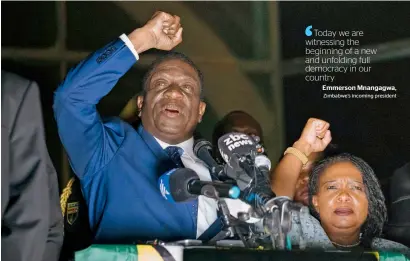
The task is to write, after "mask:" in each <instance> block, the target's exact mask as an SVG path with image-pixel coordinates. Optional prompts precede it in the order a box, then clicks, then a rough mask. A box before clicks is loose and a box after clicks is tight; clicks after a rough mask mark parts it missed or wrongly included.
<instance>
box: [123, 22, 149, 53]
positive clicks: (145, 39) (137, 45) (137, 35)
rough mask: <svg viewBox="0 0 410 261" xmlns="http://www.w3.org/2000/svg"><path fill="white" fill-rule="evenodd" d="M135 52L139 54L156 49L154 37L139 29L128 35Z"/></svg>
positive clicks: (143, 29) (145, 30)
mask: <svg viewBox="0 0 410 261" xmlns="http://www.w3.org/2000/svg"><path fill="white" fill-rule="evenodd" d="M128 38H129V39H130V41H131V43H132V45H133V46H134V49H135V51H137V53H138V54H141V53H142V52H145V51H146V50H149V49H151V48H153V47H154V45H155V39H154V37H153V35H152V34H151V33H150V32H149V31H148V30H147V29H145V28H138V29H136V30H134V31H133V32H132V33H130V34H129V35H128Z"/></svg>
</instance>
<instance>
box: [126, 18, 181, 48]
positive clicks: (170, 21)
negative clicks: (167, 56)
mask: <svg viewBox="0 0 410 261" xmlns="http://www.w3.org/2000/svg"><path fill="white" fill-rule="evenodd" d="M128 38H129V39H130V40H131V42H132V44H133V45H134V48H135V50H136V51H137V53H142V52H144V51H146V50H148V49H151V48H156V49H159V50H166V51H169V50H171V49H173V48H174V47H175V46H177V45H178V44H179V43H181V42H182V27H181V24H180V18H179V16H176V15H171V14H168V13H165V12H156V13H155V14H154V15H153V16H152V18H151V19H150V20H149V21H148V22H147V23H146V24H145V25H144V26H143V27H141V28H138V29H136V30H134V31H133V32H132V33H131V34H130V35H128Z"/></svg>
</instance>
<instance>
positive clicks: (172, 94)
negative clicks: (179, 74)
mask: <svg viewBox="0 0 410 261" xmlns="http://www.w3.org/2000/svg"><path fill="white" fill-rule="evenodd" d="M164 95H165V97H167V98H173V99H179V98H182V96H183V94H182V90H181V88H180V87H179V86H178V85H177V84H171V85H170V86H168V88H167V89H166V90H165V92H164Z"/></svg>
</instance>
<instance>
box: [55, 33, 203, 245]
mask: <svg viewBox="0 0 410 261" xmlns="http://www.w3.org/2000/svg"><path fill="white" fill-rule="evenodd" d="M135 62H136V59H135V57H134V55H133V54H132V53H131V51H130V50H129V48H128V47H127V46H126V45H125V44H124V42H123V41H122V40H120V39H118V40H117V41H114V42H112V43H110V44H108V45H107V46H105V47H104V48H102V49H100V50H98V51H96V52H94V53H93V54H92V55H90V56H89V57H88V58H87V59H86V60H84V61H82V62H81V63H80V64H78V65H77V66H76V67H75V68H73V69H72V70H71V71H70V72H69V73H68V75H67V77H66V79H65V80H64V82H63V83H62V84H61V85H60V86H59V88H58V89H57V91H56V93H55V97H54V113H55V118H56V121H57V125H58V131H59V135H60V138H61V140H62V143H63V145H64V147H65V149H66V151H67V153H68V157H69V160H70V164H71V167H72V168H73V170H74V172H75V174H76V175H77V176H78V177H79V179H80V180H81V186H82V191H83V194H84V198H85V200H86V202H87V205H88V209H89V219H90V225H91V228H92V229H93V230H94V231H95V233H96V234H95V239H96V242H99V243H132V242H135V241H137V240H150V239H161V240H179V239H194V238H195V237H196V218H197V217H196V215H195V216H194V215H193V214H192V211H191V210H192V209H191V206H192V205H191V204H192V203H178V204H175V203H174V204H173V203H169V202H167V201H166V200H165V199H164V198H162V196H161V193H160V191H159V189H158V186H157V180H158V177H159V176H160V175H162V174H163V173H165V172H166V171H167V170H169V169H171V168H173V167H174V165H173V163H172V162H171V161H170V159H169V158H168V156H167V155H166V153H165V152H164V151H163V150H162V148H161V147H160V145H159V144H158V143H157V142H156V140H155V139H154V137H153V136H152V135H151V134H149V133H148V132H146V131H145V130H144V128H143V126H142V125H141V126H140V127H139V128H138V130H137V131H136V130H135V129H134V128H132V127H131V126H130V125H129V124H127V123H125V122H123V121H121V120H120V119H119V118H111V119H109V120H103V119H102V118H101V117H100V115H99V114H98V112H97V110H96V104H97V103H98V102H99V101H100V99H101V98H103V97H104V96H105V95H107V94H108V93H109V92H110V91H111V89H112V88H113V87H114V85H115V84H116V83H117V81H118V80H119V79H120V77H121V76H123V75H124V74H125V73H126V72H127V71H128V70H129V69H130V67H131V66H132V65H133V64H134V63H135Z"/></svg>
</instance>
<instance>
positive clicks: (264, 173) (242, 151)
mask: <svg viewBox="0 0 410 261" xmlns="http://www.w3.org/2000/svg"><path fill="white" fill-rule="evenodd" d="M218 148H219V151H220V153H221V156H222V158H223V159H224V160H225V162H226V163H227V165H229V166H230V167H231V171H229V170H227V174H228V176H230V177H232V178H233V179H235V180H237V184H238V186H239V187H240V189H241V190H242V191H243V192H245V193H243V195H244V198H243V199H244V200H245V201H247V202H249V203H250V202H257V203H262V204H265V203H266V202H267V201H268V200H269V199H271V198H272V197H274V193H273V192H272V190H271V189H270V182H269V170H270V161H269V159H268V158H267V157H266V156H264V155H262V154H260V153H259V151H260V150H259V146H258V144H257V143H256V141H255V140H254V139H253V138H252V137H250V136H248V135H246V134H243V133H237V132H233V133H228V134H225V135H223V136H222V137H220V138H219V140H218Z"/></svg>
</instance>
